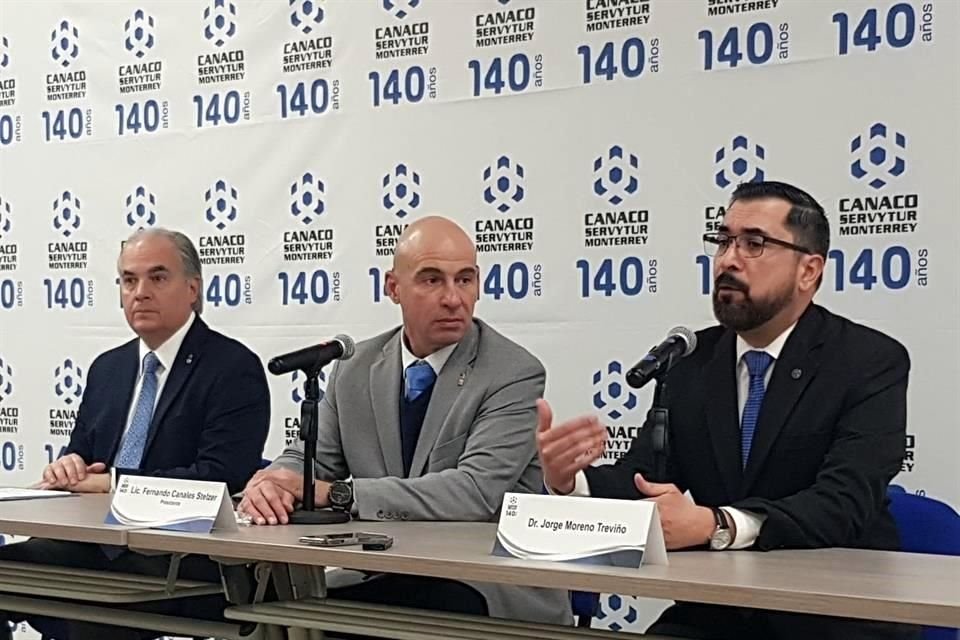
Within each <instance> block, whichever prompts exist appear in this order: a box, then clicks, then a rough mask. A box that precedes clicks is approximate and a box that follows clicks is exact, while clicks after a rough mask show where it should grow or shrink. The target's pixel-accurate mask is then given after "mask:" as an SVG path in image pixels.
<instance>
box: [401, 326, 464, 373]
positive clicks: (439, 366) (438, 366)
mask: <svg viewBox="0 0 960 640" xmlns="http://www.w3.org/2000/svg"><path fill="white" fill-rule="evenodd" d="M458 344H460V343H458V342H454V343H453V344H448V345H447V346H445V347H443V348H442V349H437V350H436V351H434V352H433V353H431V354H430V355H428V356H427V357H426V358H418V357H417V356H415V355H413V353H411V352H410V349H408V348H407V341H406V340H404V338H403V331H402V330H401V331H400V363H401V366H402V367H403V381H404V385H406V381H407V367H409V366H410V365H411V364H413V363H414V362H416V361H417V360H426V361H427V364H429V365H430V368H431V369H433V372H434V373H435V374H437V376H438V377H439V376H440V372H441V371H442V370H443V365H445V364H447V360H449V359H450V355H451V354H452V353H453V350H454V349H456V348H457V345H458Z"/></svg>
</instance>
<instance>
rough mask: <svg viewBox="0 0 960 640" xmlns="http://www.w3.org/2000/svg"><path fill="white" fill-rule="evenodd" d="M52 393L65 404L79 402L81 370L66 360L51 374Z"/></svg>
mask: <svg viewBox="0 0 960 640" xmlns="http://www.w3.org/2000/svg"><path fill="white" fill-rule="evenodd" d="M53 379H54V386H53V391H54V393H56V394H57V397H58V398H60V399H61V400H63V402H64V403H65V404H68V405H70V404H73V403H74V402H79V401H80V398H82V397H83V369H81V368H80V367H79V366H77V365H75V364H74V362H73V360H71V359H70V358H67V359H66V360H64V361H63V364H62V365H60V366H58V367H57V368H56V369H55V370H54V372H53Z"/></svg>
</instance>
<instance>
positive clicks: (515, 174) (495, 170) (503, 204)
mask: <svg viewBox="0 0 960 640" xmlns="http://www.w3.org/2000/svg"><path fill="white" fill-rule="evenodd" d="M523 178H524V172H523V166H521V165H519V164H516V163H511V162H510V158H508V157H507V156H500V157H499V158H497V161H496V163H495V164H494V165H491V166H489V167H487V168H486V169H484V170H483V184H484V190H483V200H484V202H486V203H487V204H489V205H492V206H493V207H495V208H496V210H497V211H499V212H500V213H506V212H507V211H509V210H510V207H511V206H513V205H514V204H519V203H520V202H521V201H522V200H523V196H524V190H523Z"/></svg>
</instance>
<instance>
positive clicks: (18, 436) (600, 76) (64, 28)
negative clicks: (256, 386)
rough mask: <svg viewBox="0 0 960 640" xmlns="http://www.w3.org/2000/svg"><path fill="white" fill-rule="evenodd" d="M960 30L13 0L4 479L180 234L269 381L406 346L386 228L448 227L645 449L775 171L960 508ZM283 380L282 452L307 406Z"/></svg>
mask: <svg viewBox="0 0 960 640" xmlns="http://www.w3.org/2000/svg"><path fill="white" fill-rule="evenodd" d="M958 23H960V10H958V5H957V4H956V3H955V2H952V1H946V0H936V1H935V2H921V1H911V2H891V1H889V0H875V1H860V0H856V1H854V0H848V1H844V2H840V1H835V2H828V1H822V2H800V1H797V0H764V1H742V0H682V1H676V2H665V1H663V0H443V1H440V0H352V1H350V2H346V1H334V0H328V1H327V2H309V1H302V0H290V1H289V2H288V1H286V0H260V1H255V0H209V1H204V0H196V1H193V0H191V1H183V0H181V1H164V2H161V1H159V0H143V1H142V2H128V1H126V0H116V1H111V2H92V1H89V2H88V1H75V2H69V1H66V0H64V1H52V0H51V1H47V2H25V1H19V0H0V463H2V464H0V483H3V484H25V483H27V482H31V481H33V480H35V479H36V477H37V476H38V474H39V472H40V469H41V468H42V467H43V465H44V464H46V463H47V462H48V461H49V460H50V458H51V456H56V455H57V454H58V453H59V451H60V448H61V447H62V446H63V445H64V444H65V443H66V442H67V441H68V439H69V432H70V429H71V427H72V417H73V415H74V412H75V411H76V408H77V405H78V402H79V397H80V395H81V394H82V389H83V385H84V381H85V374H86V368H87V366H88V365H89V364H90V362H91V361H92V359H93V358H94V357H95V356H96V354H97V353H99V352H101V351H103V350H105V349H107V348H109V347H112V346H114V345H116V344H119V343H120V342H121V341H123V340H126V339H127V338H128V337H129V336H130V332H129V330H128V329H127V327H126V326H125V324H124V322H123V319H122V315H121V312H120V308H119V295H118V291H117V288H116V280H115V278H116V273H115V270H114V265H115V260H116V257H117V253H118V249H119V246H120V242H121V240H122V239H124V238H125V237H126V236H127V235H128V234H129V233H131V231H132V230H133V229H135V228H137V227H140V226H148V225H155V224H156V225H163V226H166V227H170V228H176V229H180V230H183V231H185V232H187V233H188V234H189V235H190V236H191V237H192V238H194V240H195V241H196V242H197V243H198V244H199V245H200V247H201V251H202V252H203V253H204V254H205V256H207V258H206V266H205V277H206V278H205V289H206V290H205V296H206V311H205V313H204V318H205V319H206V320H207V321H208V322H209V323H211V324H212V325H213V326H215V327H217V328H219V329H221V330H223V331H225V332H226V333H228V334H230V335H233V336H236V337H238V338H240V339H242V340H244V341H246V342H247V343H248V344H249V345H251V347H252V348H254V349H255V350H256V351H257V352H258V353H260V354H261V355H262V356H263V358H264V360H266V359H267V358H269V357H270V356H272V355H274V354H276V353H280V352H284V351H287V350H289V349H292V348H296V347H299V346H303V345H305V344H309V343H311V342H314V341H316V340H317V339H319V338H321V337H326V336H330V335H333V334H336V333H341V332H346V333H349V334H351V335H352V336H354V337H355V338H357V339H362V338H365V337H368V336H371V335H373V334H375V333H378V332H380V331H382V330H384V329H386V328H388V327H390V326H392V325H394V324H396V323H397V321H398V318H399V314H398V310H397V309H395V308H393V306H392V305H391V304H390V303H389V302H388V301H387V302H384V301H381V300H382V296H380V295H379V293H378V287H382V274H383V272H384V271H385V270H386V269H387V268H388V266H389V263H390V253H389V252H390V247H391V246H392V239H395V237H396V235H397V234H398V233H399V230H400V229H402V225H403V224H405V223H406V222H408V221H409V220H411V219H415V218H417V217H418V216H421V215H423V214H425V213H441V214H444V215H448V216H451V217H453V218H455V219H457V220H458V221H459V222H460V223H462V224H463V225H464V226H465V227H466V228H468V229H469V230H470V232H471V233H472V234H474V236H475V237H476V239H477V241H478V244H479V245H481V249H482V253H481V257H480V263H481V268H482V270H483V296H482V300H481V302H480V303H479V305H478V307H477V313H478V315H479V316H481V317H483V318H485V319H486V320H488V321H490V322H492V323H493V324H494V325H495V326H497V327H498V328H500V329H501V330H502V331H504V332H505V333H507V334H508V335H510V336H511V337H513V338H514V339H516V340H517V341H519V342H520V343H522V344H524V345H526V346H527V347H528V348H530V349H531V350H532V351H533V352H534V353H536V354H537V355H538V356H539V357H540V358H541V359H542V360H543V361H544V363H545V365H546V367H547V370H548V373H549V375H548V384H547V397H548V399H549V400H551V402H552V403H553V405H554V407H555V411H556V412H557V413H558V415H560V416H568V415H572V414H574V413H581V412H585V411H590V410H596V411H598V412H599V413H600V414H601V415H602V416H603V418H604V420H605V421H606V423H607V424H608V425H609V429H610V434H611V437H612V443H611V447H610V451H611V455H616V454H617V453H622V451H623V450H625V447H626V446H627V444H628V442H629V439H630V437H632V435H633V434H634V433H635V431H636V429H637V428H638V427H639V425H640V424H641V423H642V419H643V415H644V412H645V410H646V404H647V402H648V401H649V394H650V389H645V390H644V391H643V392H641V393H638V394H634V393H632V392H631V391H630V390H629V389H628V388H627V387H626V385H625V384H623V383H622V379H621V373H622V372H623V371H624V370H625V369H626V367H628V366H630V365H631V364H632V363H633V362H634V361H636V360H637V359H638V358H639V357H640V356H641V355H642V354H643V353H644V352H645V351H646V349H647V348H648V347H649V346H651V345H652V344H655V343H656V342H658V341H659V340H660V339H661V338H662V337H663V336H664V334H665V332H666V331H667V330H668V329H669V328H670V327H672V326H675V325H677V324H685V325H687V326H691V327H694V328H697V327H700V326H703V325H705V324H708V323H710V322H712V316H711V312H710V303H709V297H708V295H707V292H708V291H707V289H708V286H709V284H708V283H709V279H705V273H707V270H708V269H709V264H708V263H707V261H706V259H705V258H704V257H703V256H701V255H700V254H701V253H702V247H701V242H700V235H701V234H702V233H703V232H704V231H705V230H710V229H711V228H712V226H711V225H713V224H714V222H715V221H716V219H717V217H718V216H719V215H722V209H720V207H721V206H722V205H723V203H724V202H725V201H726V199H727V198H728V196H729V193H730V190H731V189H732V188H733V186H735V184H736V183H737V182H739V181H741V180H749V179H755V178H759V177H766V178H768V179H782V180H786V181H789V182H793V183H795V184H798V185H799V186H801V187H804V188H806V189H807V190H809V191H810V192H811V193H813V194H814V195H815V196H816V197H817V198H818V199H820V201H821V202H822V203H823V204H824V206H825V207H826V209H827V210H828V213H829V217H830V222H831V225H832V231H833V246H834V250H833V251H832V252H831V256H830V260H829V261H828V269H827V275H826V279H825V283H824V287H823V290H822V291H821V293H820V294H819V295H818V301H819V302H820V303H822V304H825V305H827V306H828V307H830V308H831V309H832V310H834V311H836V312H839V313H842V314H845V315H848V316H850V317H852V318H854V319H856V320H859V321H861V322H864V323H867V324H870V325H872V326H875V327H877V328H879V329H881V330H884V331H886V332H888V333H890V334H891V335H893V336H895V337H897V338H898V339H899V340H901V341H902V342H903V343H904V344H905V345H907V347H908V349H909V351H910V354H911V357H912V361H913V371H912V376H911V383H910V413H909V415H910V417H909V419H910V423H909V432H910V436H909V439H908V445H909V454H908V459H907V460H905V461H904V468H903V473H902V475H901V476H900V477H899V478H898V480H897V481H898V482H900V483H901V484H904V485H906V486H907V487H908V488H910V489H911V490H918V491H925V492H927V493H929V494H931V495H935V496H938V497H941V498H944V499H946V500H948V501H951V502H953V503H954V504H957V503H960V471H958V470H957V460H958V456H957V451H958V445H960V436H958V430H957V428H956V423H957V409H956V406H955V394H956V389H957V388H958V383H960V373H958V369H957V365H956V362H957V360H958V358H957V356H958V355H960V354H958V352H960V339H958V331H960V330H958V322H957V321H958V317H960V312H958V303H960V295H958V284H960V282H958V275H957V263H956V257H955V256H956V244H957V241H958V239H960V234H958V225H957V215H956V212H955V211H954V209H955V207H956V206H957V202H958V196H960V188H958V183H957V175H958V170H960V166H958V165H960V162H958V148H960V129H958V121H957V109H958V107H960V81H958V73H957V60H958V53H960V52H958V47H957V36H958V33H957V31H958ZM378 52H379V55H378ZM951 256H954V257H951ZM851 366H857V364H856V363H851ZM271 385H272V391H273V400H272V402H273V429H272V431H271V435H270V440H269V444H268V450H267V454H268V455H270V456H272V455H275V454H277V453H278V452H279V451H280V450H281V449H282V447H283V445H284V443H285V440H286V439H288V438H290V437H295V427H296V425H295V417H296V416H297V415H298V409H297V404H296V402H295V399H294V394H293V391H294V389H296V388H297V386H298V385H297V382H296V381H294V380H291V378H289V377H286V378H271ZM938 451H939V453H937V452H938ZM614 605H615V606H614ZM638 606H639V605H637V604H636V603H633V602H632V601H626V600H624V601H620V600H615V601H614V602H613V605H611V604H609V603H608V604H607V609H606V610H605V618H604V620H603V624H605V625H613V626H614V627H621V626H622V627H632V628H637V627H641V626H642V625H643V624H645V622H646V621H647V620H648V617H649V616H648V614H647V613H645V611H646V610H645V609H644V608H643V607H640V608H639V612H638V608H637V607H638Z"/></svg>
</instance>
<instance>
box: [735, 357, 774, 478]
mask: <svg viewBox="0 0 960 640" xmlns="http://www.w3.org/2000/svg"><path fill="white" fill-rule="evenodd" d="M743 359H744V361H745V362H746V363H747V371H749V372H750V391H749V392H748V393H747V403H746V404H745V405H744V406H743V418H741V419H740V461H741V463H742V464H743V467H744V468H746V466H747V460H748V459H749V458H750V446H751V445H752V444H753V432H754V431H755V430H756V428H757V418H759V417H760V407H761V405H763V394H764V393H766V384H765V383H764V376H765V375H766V373H767V369H768V368H770V365H771V364H772V363H773V356H771V355H770V354H769V353H767V352H766V351H747V352H746V353H745V354H743Z"/></svg>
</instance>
